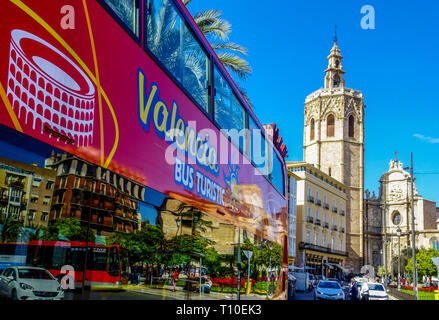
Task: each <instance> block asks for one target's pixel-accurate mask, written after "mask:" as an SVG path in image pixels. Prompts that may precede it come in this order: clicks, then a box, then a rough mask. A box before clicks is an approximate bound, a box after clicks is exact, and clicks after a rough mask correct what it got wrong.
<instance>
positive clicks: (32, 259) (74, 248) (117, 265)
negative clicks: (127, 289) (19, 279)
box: [0, 240, 128, 289]
mask: <svg viewBox="0 0 439 320" xmlns="http://www.w3.org/2000/svg"><path fill="white" fill-rule="evenodd" d="M87 248H88V256H87V266H85V250H86V243H84V242H78V241H36V240H31V241H29V242H27V243H0V269H5V268H9V267H13V266H34V267H41V268H45V269H46V270H48V271H49V272H50V273H51V274H52V275H53V276H54V277H56V278H58V279H59V280H60V281H61V280H62V278H63V277H64V276H65V275H70V276H71V278H70V279H71V280H72V281H73V282H74V283H72V284H71V283H69V282H70V281H71V280H70V279H69V280H68V281H67V279H66V281H65V286H66V289H67V288H71V289H75V288H81V287H82V284H83V280H85V281H86V286H100V287H101V286H106V287H111V286H114V287H115V288H119V287H120V285H122V284H125V283H126V281H127V271H128V270H127V267H128V265H127V254H126V251H125V250H124V249H123V248H121V247H120V246H119V245H110V246H103V245H97V244H95V243H90V244H88V246H87ZM84 268H86V274H85V277H84ZM84 278H85V279H84Z"/></svg>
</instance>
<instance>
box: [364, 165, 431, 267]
mask: <svg viewBox="0 0 439 320" xmlns="http://www.w3.org/2000/svg"><path fill="white" fill-rule="evenodd" d="M411 182H412V177H411V175H410V173H408V172H407V171H405V169H404V167H403V164H402V162H401V161H398V159H395V160H391V161H390V163H389V170H388V171H387V172H386V173H384V174H383V175H382V176H381V178H380V188H379V195H378V197H377V196H376V195H375V194H374V193H373V194H372V196H371V195H370V192H369V191H368V190H366V197H365V216H364V235H365V236H364V247H365V255H364V264H365V265H372V266H373V267H374V268H375V270H376V269H377V267H378V266H380V265H384V264H387V270H388V271H389V272H390V273H391V274H395V273H397V270H395V269H396V266H395V265H396V264H397V263H396V262H397V259H398V255H399V251H400V250H401V252H404V251H405V250H406V249H410V248H411V243H412V230H413V229H412V220H411V219H412V218H411V217H412V211H411V205H412V192H411ZM413 207H414V217H415V228H414V230H415V245H416V248H417V249H428V248H434V249H439V208H437V207H436V202H434V201H431V200H427V199H424V198H423V197H422V196H421V195H420V193H419V192H418V190H417V188H416V185H415V183H414V182H413ZM398 234H399V236H398ZM386 240H387V245H386V242H385V241H386ZM409 251H410V250H409ZM384 254H385V255H386V259H385V258H384ZM409 256H410V257H411V251H410V252H409ZM401 272H404V270H402V271H401Z"/></svg>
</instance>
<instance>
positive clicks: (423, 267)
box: [405, 248, 439, 279]
mask: <svg viewBox="0 0 439 320" xmlns="http://www.w3.org/2000/svg"><path fill="white" fill-rule="evenodd" d="M432 257H439V251H438V250H434V249H432V248H430V249H424V250H420V251H419V252H418V253H417V254H416V264H417V268H418V279H419V278H420V277H422V276H433V275H436V274H437V268H436V266H435V264H434V263H433V260H431V258H432ZM405 269H406V270H407V271H408V272H409V273H410V274H413V258H410V259H409V261H408V264H407V266H406V267H405Z"/></svg>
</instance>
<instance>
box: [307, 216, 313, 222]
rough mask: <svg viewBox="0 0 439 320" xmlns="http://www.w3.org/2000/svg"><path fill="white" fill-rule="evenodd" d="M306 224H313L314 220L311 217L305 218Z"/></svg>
mask: <svg viewBox="0 0 439 320" xmlns="http://www.w3.org/2000/svg"><path fill="white" fill-rule="evenodd" d="M306 222H309V223H314V218H313V217H306Z"/></svg>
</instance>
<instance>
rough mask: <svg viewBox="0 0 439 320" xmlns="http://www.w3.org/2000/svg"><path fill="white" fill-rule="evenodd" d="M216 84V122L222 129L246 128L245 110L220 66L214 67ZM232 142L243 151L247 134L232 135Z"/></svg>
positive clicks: (239, 129)
mask: <svg viewBox="0 0 439 320" xmlns="http://www.w3.org/2000/svg"><path fill="white" fill-rule="evenodd" d="M214 84H215V108H214V110H215V115H214V119H215V122H216V123H217V124H218V125H219V126H220V128H221V129H225V130H232V129H236V130H238V132H237V133H239V132H241V130H243V129H245V110H244V108H243V107H242V105H241V103H240V102H239V100H238V99H237V98H236V96H235V94H234V93H233V90H232V88H231V87H230V85H229V83H228V82H227V81H226V79H225V78H224V77H223V75H222V74H221V73H220V71H219V70H218V68H217V67H216V66H215V68H214ZM231 138H232V142H233V143H234V144H235V146H237V147H239V150H240V151H241V152H244V150H245V135H242V136H241V135H237V134H236V135H231Z"/></svg>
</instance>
